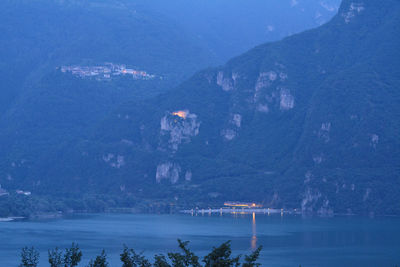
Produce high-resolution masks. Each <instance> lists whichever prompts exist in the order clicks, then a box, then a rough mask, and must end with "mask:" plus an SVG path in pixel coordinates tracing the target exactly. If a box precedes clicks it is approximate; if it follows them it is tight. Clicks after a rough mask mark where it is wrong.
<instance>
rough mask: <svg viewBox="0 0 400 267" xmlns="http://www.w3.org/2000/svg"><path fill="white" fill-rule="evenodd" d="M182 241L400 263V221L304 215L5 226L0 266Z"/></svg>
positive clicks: (282, 260)
mask: <svg viewBox="0 0 400 267" xmlns="http://www.w3.org/2000/svg"><path fill="white" fill-rule="evenodd" d="M177 238H180V239H182V240H190V241H191V243H190V247H191V248H192V249H193V250H194V251H195V252H197V253H198V254H199V255H205V254H206V253H207V252H209V251H210V249H211V248H212V247H213V246H215V245H219V244H220V243H222V242H224V241H227V240H232V247H233V250H234V253H235V254H239V253H240V254H243V253H250V252H251V250H252V248H254V247H256V246H258V245H263V247H264V248H263V251H262V254H261V258H260V262H261V263H263V266H264V265H265V266H292V267H294V266H296V267H297V266H299V265H300V264H301V266H303V267H308V266H335V267H337V266H363V267H365V266H392V267H394V266H395V265H398V266H400V219H399V218H387V217H384V218H382V217H381V218H361V217H334V218H319V217H312V218H304V217H301V216H283V217H281V216H280V215H271V216H268V215H258V214H257V215H255V217H253V215H251V214H250V215H224V216H218V215H212V216H208V215H204V216H193V217H192V216H191V215H148V214H146V215H134V214H132V215H128V214H101V215H81V216H74V217H73V218H67V219H57V220H47V221H20V222H1V223H0V266H1V267H4V266H7V267H9V266H17V265H18V260H19V253H20V249H21V247H23V246H32V245H33V246H35V247H36V248H37V249H39V251H40V252H41V261H40V266H48V263H47V250H48V249H50V248H54V247H56V246H58V247H62V248H64V247H67V246H68V245H70V244H71V243H72V242H73V241H74V242H78V243H79V246H80V247H81V248H82V250H83V254H84V258H83V261H82V264H81V265H80V266H85V265H86V264H87V262H88V261H89V258H91V257H94V256H95V255H96V254H99V253H100V252H101V250H102V249H103V248H104V249H105V250H106V252H107V254H108V256H109V259H110V260H109V261H110V264H111V266H121V264H120V262H119V254H120V253H121V251H122V247H123V244H127V245H128V246H129V247H131V248H134V249H135V250H136V251H138V252H143V253H144V254H145V255H148V256H152V255H154V254H156V253H157V254H159V253H166V252H168V251H172V250H176V248H177V242H176V240H177Z"/></svg>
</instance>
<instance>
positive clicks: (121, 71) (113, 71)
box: [59, 63, 161, 81]
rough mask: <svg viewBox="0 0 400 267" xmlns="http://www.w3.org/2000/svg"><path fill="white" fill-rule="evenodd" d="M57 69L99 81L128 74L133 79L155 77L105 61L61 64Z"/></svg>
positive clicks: (150, 78) (151, 78) (154, 76)
mask: <svg viewBox="0 0 400 267" xmlns="http://www.w3.org/2000/svg"><path fill="white" fill-rule="evenodd" d="M59 69H60V71H61V72H62V73H71V74H72V75H74V76H76V77H80V78H94V79H96V80H100V81H104V80H111V79H112V78H116V77H120V76H129V75H130V76H132V79H134V80H153V79H155V78H156V75H153V74H149V73H147V72H146V71H143V70H136V69H130V68H126V65H122V64H114V63H105V64H104V65H102V66H79V65H73V66H61V67H60V68H59ZM160 78H161V77H160Z"/></svg>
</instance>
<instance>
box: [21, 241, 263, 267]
mask: <svg viewBox="0 0 400 267" xmlns="http://www.w3.org/2000/svg"><path fill="white" fill-rule="evenodd" d="M178 244H179V249H180V250H181V252H170V253H168V255H167V256H165V255H155V256H154V262H153V263H151V261H149V260H148V259H146V257H144V256H143V255H142V254H140V253H137V252H135V250H133V249H130V248H128V247H127V246H124V250H123V252H122V253H121V255H120V259H121V262H122V267H134V266H137V267H151V266H154V267H185V266H186V267H188V266H193V267H201V266H204V267H217V266H221V267H230V266H232V267H233V266H243V267H256V266H260V264H259V263H257V259H258V257H259V255H260V251H261V249H262V247H258V248H257V249H256V250H255V251H254V252H253V253H251V254H250V255H245V256H244V260H243V263H241V255H238V256H232V250H231V244H230V242H229V241H228V242H225V243H223V244H221V245H220V246H219V247H214V248H213V249H212V251H211V252H210V253H209V254H208V255H206V256H204V258H203V259H202V260H200V258H199V257H198V256H196V255H195V254H194V253H193V252H192V251H191V250H190V249H189V248H188V244H189V242H183V241H181V240H178ZM39 259H40V255H39V252H38V251H37V250H36V249H35V248H34V247H31V248H28V247H25V248H23V249H22V252H21V264H20V265H19V266H20V267H37V266H38V264H39ZM81 259H82V251H81V250H80V249H79V246H78V245H77V244H74V243H72V246H71V247H70V248H67V249H65V252H63V251H62V250H60V249H58V248H55V249H53V250H49V252H48V261H49V264H50V267H75V266H78V264H79V263H80V262H81ZM202 263H203V264H202ZM86 266H88V267H107V266H109V263H108V262H107V254H106V252H105V251H104V250H103V251H102V252H101V254H100V255H99V256H97V257H96V258H95V259H92V260H91V261H90V262H89V263H88V265H86Z"/></svg>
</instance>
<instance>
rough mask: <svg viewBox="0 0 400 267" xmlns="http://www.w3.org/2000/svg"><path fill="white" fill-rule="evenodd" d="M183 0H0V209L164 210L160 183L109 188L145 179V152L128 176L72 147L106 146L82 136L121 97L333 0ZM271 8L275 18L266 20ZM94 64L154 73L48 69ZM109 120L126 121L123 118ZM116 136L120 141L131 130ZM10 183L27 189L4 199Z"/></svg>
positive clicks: (297, 25) (289, 28)
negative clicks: (140, 76) (93, 75)
mask: <svg viewBox="0 0 400 267" xmlns="http://www.w3.org/2000/svg"><path fill="white" fill-rule="evenodd" d="M184 2H185V4H182V1H178V0H177V1H173V2H170V1H141V0H134V1H125V0H106V1H102V0H99V1H84V2H82V1H50V0H37V1H27V0H18V1H14V0H5V1H1V3H0V17H1V18H2V23H1V25H0V31H1V33H2V34H1V36H0V46H1V47H2V50H1V51H0V59H1V60H0V79H1V85H0V185H1V187H2V188H3V189H4V190H7V191H8V192H9V193H10V195H7V194H6V195H2V193H1V192H0V202H1V203H4V205H3V206H2V207H1V209H0V216H20V215H22V216H26V215H28V214H32V213H38V212H39V213H40V212H42V213H46V212H56V213H57V212H58V211H62V212H65V211H68V210H92V211H99V210H106V209H108V208H109V207H113V205H114V207H120V206H119V205H121V206H122V207H132V206H135V207H139V208H142V207H143V206H147V208H145V209H147V210H152V209H153V207H154V206H155V209H161V210H164V208H165V207H167V209H169V207H170V206H171V205H176V203H174V202H175V201H174V199H175V196H174V195H172V194H170V192H169V190H170V189H169V187H168V186H165V188H164V187H154V186H153V183H148V182H145V183H143V186H142V185H140V186H138V188H137V192H132V191H131V189H128V190H127V191H126V192H125V193H123V194H121V191H119V192H118V191H117V192H116V191H115V190H114V189H115V185H116V184H119V185H118V186H121V188H124V187H123V186H122V185H121V184H120V183H119V180H120V179H121V178H123V179H127V180H130V181H132V182H133V180H136V179H137V178H138V177H143V178H144V179H143V180H147V178H145V177H144V174H143V169H142V168H145V169H147V170H148V171H149V172H152V169H153V168H154V166H153V162H152V158H153V156H152V155H148V156H145V155H139V154H136V153H135V155H137V157H136V158H135V160H136V161H138V162H139V161H141V162H143V165H142V167H141V168H138V169H134V168H131V169H130V171H129V173H130V174H129V175H128V176H127V175H126V174H125V173H124V174H122V175H119V174H115V173H114V172H113V171H109V170H106V171H105V172H104V169H103V168H102V166H101V165H102V164H100V165H99V166H93V165H92V161H93V159H94V158H96V159H101V158H103V155H98V153H99V151H97V149H93V148H90V149H89V150H90V151H83V152H82V149H84V150H87V149H86V148H89V147H91V146H92V144H93V143H92V142H96V143H97V142H98V145H99V147H102V148H101V150H103V149H104V153H106V152H107V151H108V149H106V148H103V147H104V145H106V146H108V145H107V144H106V143H107V142H103V140H102V139H103V138H97V137H96V138H95V139H93V134H94V133H97V131H98V128H99V125H103V122H104V120H105V118H108V117H109V116H110V114H113V115H112V116H114V115H117V116H118V114H115V113H113V111H115V110H116V109H118V107H119V106H120V105H121V104H122V103H127V105H129V106H130V105H131V104H130V103H131V101H132V102H135V103H136V102H137V101H139V102H141V101H142V100H143V99H147V98H151V97H154V96H155V95H158V94H159V93H161V92H165V91H167V90H170V89H172V88H174V87H175V86H176V85H178V83H180V82H181V81H183V80H184V79H185V78H186V77H189V76H190V75H191V74H192V73H194V72H195V71H197V70H198V69H200V68H203V67H207V66H210V65H215V64H217V63H220V62H222V61H224V60H225V59H227V58H229V57H232V56H233V55H235V54H237V53H240V52H243V51H246V50H247V49H249V48H250V47H252V46H254V45H255V44H258V43H261V42H265V41H268V40H269V41H270V40H276V39H279V38H282V37H284V36H287V35H288V34H291V33H294V32H298V31H301V30H304V29H307V28H311V27H315V26H316V25H319V24H320V23H322V22H324V21H327V20H328V19H329V18H331V17H332V16H333V15H334V13H335V12H336V11H337V6H338V3H339V0H330V1H325V2H324V5H322V4H321V3H317V2H315V1H302V2H301V3H297V4H296V5H291V2H290V1H278V2H277V1H272V0H271V1H264V0H254V1H251V3H249V2H247V1H243V0H235V1H231V0H219V1H202V2H201V3H200V2H198V1H195V0H190V1H184ZM178 7H179V8H178ZM276 10H279V12H282V13H284V14H286V15H285V16H277V15H276V13H277V12H276ZM316 13H318V14H319V16H318V17H315V14H316ZM239 16H240V17H242V19H241V20H237V17H239ZM288 18H290V19H288ZM227 25H230V26H229V27H227ZM277 25H279V27H278V26H277ZM105 62H113V63H119V64H126V65H127V66H128V67H132V68H133V67H134V68H138V69H140V70H145V71H148V72H149V73H151V74H156V75H157V77H158V79H154V80H146V81H141V80H136V81H134V80H132V79H129V78H121V79H113V80H111V81H97V80H95V79H82V78H79V77H75V76H72V75H70V74H65V73H61V72H60V69H59V67H60V66H63V65H68V66H69V65H85V66H86V65H89V66H92V65H99V64H104V63H105ZM160 77H162V78H160ZM153 109H157V107H153V108H152V110H153ZM119 116H120V118H121V119H126V120H127V122H128V121H129V120H130V119H132V118H131V117H129V116H126V114H123V115H122V114H119ZM122 116H123V117H122ZM133 116H134V117H136V115H133ZM101 127H102V126H101ZM113 127H115V125H114V124H113V125H110V127H109V130H111V129H112V128H113ZM115 130H117V129H115ZM124 132H126V131H125V130H124ZM120 141H121V142H123V144H124V145H128V146H130V144H131V143H130V137H128V138H127V139H124V140H120ZM95 146H97V145H95ZM126 149H127V152H128V151H129V150H130V148H128V147H127V148H126ZM141 149H142V148H140V150H141ZM145 150H146V149H145ZM132 155H133V154H132ZM82 157H83V158H82ZM89 176H90V178H89V180H90V181H89V180H88V177H89ZM152 176H153V174H151V175H150V177H152ZM132 177H134V179H131V178H132ZM107 180H108V181H109V182H111V180H114V181H115V184H114V187H110V189H111V190H109V191H108V190H103V189H106V188H108V187H109V184H108V182H105V181H107ZM71 181H73V182H71ZM87 182H89V183H87ZM139 184H141V183H138V185H139ZM142 187H143V188H142ZM100 189H101V190H100ZM16 190H25V191H32V193H33V196H32V197H24V196H15V191H16ZM121 190H122V189H121ZM149 190H150V191H151V193H150V194H149V193H148V192H149ZM72 191H75V192H76V194H70V192H72ZM106 191H108V192H106ZM100 195H102V196H100ZM94 196H95V197H94ZM88 199H89V200H88ZM105 199H106V200H105ZM121 199H124V201H121ZM132 199H134V200H132ZM125 200H128V201H125ZM206 202H207V203H209V202H210V201H208V200H207V201H206ZM188 203H189V202H188ZM183 204H185V203H183ZM192 204H193V203H191V204H190V205H192ZM160 207H161V208H160Z"/></svg>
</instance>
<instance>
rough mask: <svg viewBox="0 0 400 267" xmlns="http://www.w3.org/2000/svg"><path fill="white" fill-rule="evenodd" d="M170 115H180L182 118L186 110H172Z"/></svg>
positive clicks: (184, 117)
mask: <svg viewBox="0 0 400 267" xmlns="http://www.w3.org/2000/svg"><path fill="white" fill-rule="evenodd" d="M172 115H174V116H178V117H181V118H182V119H186V116H187V112H186V111H183V110H179V111H176V112H172Z"/></svg>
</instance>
